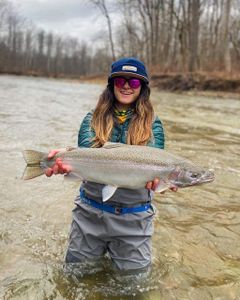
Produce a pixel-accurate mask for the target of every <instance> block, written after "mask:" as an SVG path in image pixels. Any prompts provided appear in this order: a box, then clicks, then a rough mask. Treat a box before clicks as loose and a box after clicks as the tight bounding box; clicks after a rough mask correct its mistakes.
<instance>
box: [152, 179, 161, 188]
mask: <svg viewBox="0 0 240 300" xmlns="http://www.w3.org/2000/svg"><path fill="white" fill-rule="evenodd" d="M159 183H160V180H159V178H154V180H153V186H152V190H153V191H155V190H156V188H157V187H158V185H159Z"/></svg>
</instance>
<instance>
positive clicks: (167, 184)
mask: <svg viewBox="0 0 240 300" xmlns="http://www.w3.org/2000/svg"><path fill="white" fill-rule="evenodd" d="M170 186H171V184H170V182H168V181H163V180H162V181H160V183H159V185H158V186H157V188H156V189H155V191H154V192H155V193H161V192H164V191H166V190H167V189H169V187H170Z"/></svg>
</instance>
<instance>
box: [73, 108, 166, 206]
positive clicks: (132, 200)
mask: <svg viewBox="0 0 240 300" xmlns="http://www.w3.org/2000/svg"><path fill="white" fill-rule="evenodd" d="M92 116H93V111H91V112H89V113H88V114H87V115H86V116H85V118H84V119H83V121H82V124H81V126H80V130H79V134H78V147H87V148H89V147H91V146H92V144H93V142H92V140H93V138H94V137H95V132H94V130H93V129H92V127H91V121H92ZM130 121H131V117H129V118H128V119H127V120H126V121H125V122H124V123H123V124H119V122H118V121H117V120H116V121H115V124H114V128H113V131H112V135H111V139H110V142H115V143H124V144H126V142H127V141H126V140H127V131H128V127H129V124H130ZM147 146H150V147H156V148H161V149H163V148H164V132H163V127H162V123H161V121H160V119H159V118H158V117H157V116H156V117H155V119H154V121H153V123H152V138H151V140H150V141H149V142H148V143H147ZM126 176H128V175H127V174H126ZM129 180H131V179H129ZM81 188H82V189H83V190H84V191H85V194H86V196H87V197H88V198H91V199H93V200H95V201H97V202H102V188H103V185H102V184H99V183H95V182H89V181H88V182H84V183H83V184H82V186H81ZM151 200H152V193H150V192H149V191H148V190H147V189H145V188H141V189H137V190H132V189H123V188H118V189H117V191H116V192H115V193H114V195H113V196H112V197H111V199H109V200H108V202H107V203H108V204H109V205H113V206H115V205H117V206H119V205H120V206H132V205H136V204H140V203H146V202H149V201H151ZM76 204H77V203H76Z"/></svg>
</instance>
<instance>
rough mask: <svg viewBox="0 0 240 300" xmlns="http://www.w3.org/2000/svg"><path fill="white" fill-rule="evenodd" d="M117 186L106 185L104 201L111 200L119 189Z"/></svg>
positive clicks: (103, 192)
mask: <svg viewBox="0 0 240 300" xmlns="http://www.w3.org/2000/svg"><path fill="white" fill-rule="evenodd" d="M117 188H118V187H117V186H112V185H105V186H104V187H103V189H102V199H103V202H105V201H107V200H109V199H110V198H111V197H112V196H113V194H114V193H115V192H116V190H117Z"/></svg>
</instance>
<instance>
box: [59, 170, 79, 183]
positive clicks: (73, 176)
mask: <svg viewBox="0 0 240 300" xmlns="http://www.w3.org/2000/svg"><path fill="white" fill-rule="evenodd" d="M64 179H65V180H67V181H78V182H79V181H83V178H82V177H81V176H79V175H78V174H77V173H74V172H70V173H68V174H65V175H64Z"/></svg>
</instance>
